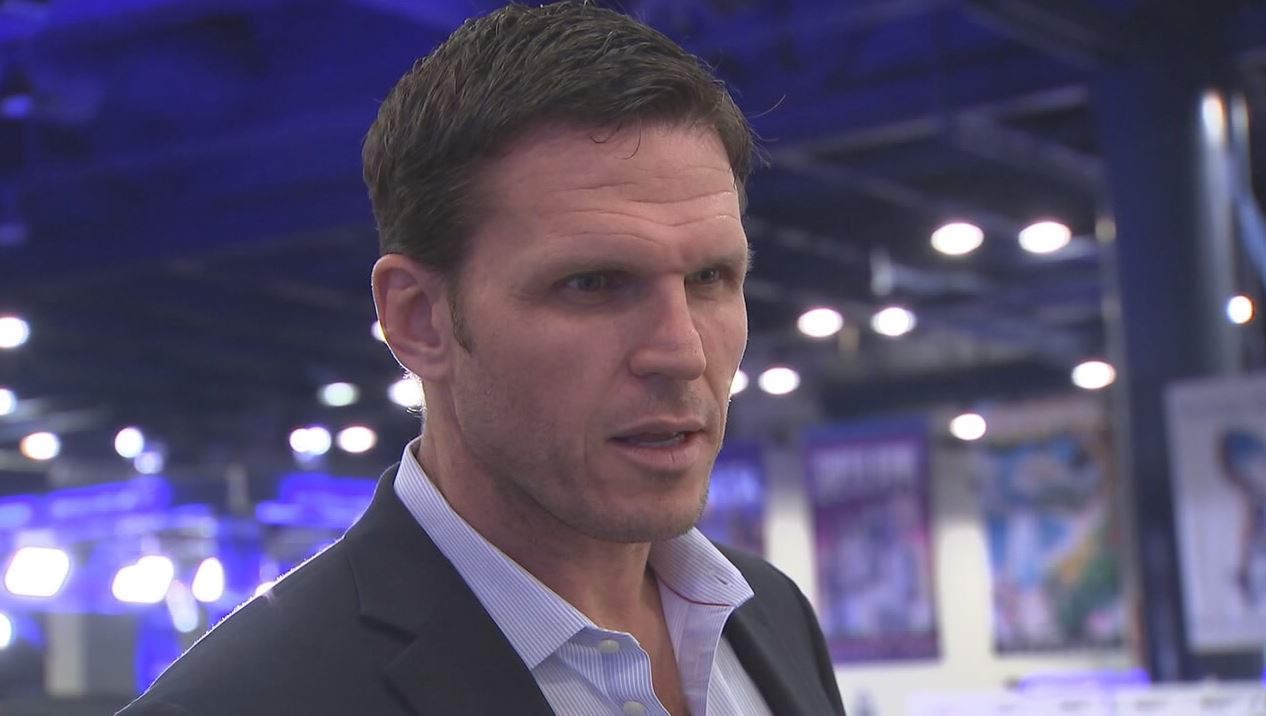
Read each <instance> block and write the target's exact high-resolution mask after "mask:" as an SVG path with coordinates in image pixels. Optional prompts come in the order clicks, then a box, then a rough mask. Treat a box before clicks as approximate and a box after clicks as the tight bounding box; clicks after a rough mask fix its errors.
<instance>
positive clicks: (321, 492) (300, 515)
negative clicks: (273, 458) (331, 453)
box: [255, 472, 377, 529]
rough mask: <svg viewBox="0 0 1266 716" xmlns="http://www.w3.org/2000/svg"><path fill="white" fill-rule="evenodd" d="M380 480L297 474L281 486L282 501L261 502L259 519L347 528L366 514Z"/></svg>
mask: <svg viewBox="0 0 1266 716" xmlns="http://www.w3.org/2000/svg"><path fill="white" fill-rule="evenodd" d="M376 482H377V481H376V480H372V479H366V478H346V477H333V476H331V475H327V474H325V473H320V472H296V473H291V474H289V475H286V476H284V477H283V478H282V479H281V481H280V483H279V484H278V488H277V494H278V499H277V500H274V501H265V502H261V503H259V504H258V505H256V507H255V518H256V519H257V520H259V522H260V523H262V524H269V525H287V526H292V527H318V528H328V529H346V528H348V527H350V526H351V524H352V523H353V522H355V521H356V519H357V518H359V517H360V516H361V514H362V513H364V512H365V508H366V507H368V506H369V501H370V500H371V499H372V498H373V494H374V486H375V484H376Z"/></svg>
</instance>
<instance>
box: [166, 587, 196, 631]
mask: <svg viewBox="0 0 1266 716" xmlns="http://www.w3.org/2000/svg"><path fill="white" fill-rule="evenodd" d="M166 600H167V614H168V616H170V617H171V625H172V626H173V627H175V628H176V631H178V632H180V633H181V634H192V633H194V632H195V631H197V630H198V624H199V623H200V622H201V621H202V617H201V615H200V614H199V613H198V602H197V600H196V599H195V598H194V596H193V593H192V592H190V591H189V587H186V586H185V585H184V583H183V582H180V581H179V580H177V581H174V582H172V583H171V587H170V588H169V589H168V590H167V596H166Z"/></svg>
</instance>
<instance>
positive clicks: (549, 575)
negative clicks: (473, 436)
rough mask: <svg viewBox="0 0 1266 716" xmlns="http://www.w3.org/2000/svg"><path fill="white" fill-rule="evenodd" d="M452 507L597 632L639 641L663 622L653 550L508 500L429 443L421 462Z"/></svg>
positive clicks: (522, 498)
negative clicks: (600, 536) (611, 632)
mask: <svg viewBox="0 0 1266 716" xmlns="http://www.w3.org/2000/svg"><path fill="white" fill-rule="evenodd" d="M416 457H417V459H418V462H419V464H420V465H421V466H422V469H423V472H424V473H425V474H426V475H427V477H428V478H430V480H431V482H432V483H433V484H434V485H435V487H436V488H437V489H438V490H439V491H440V494H442V495H443V496H444V499H445V500H446V501H447V502H448V504H449V506H450V507H452V508H453V510H454V511H455V512H456V513H457V514H458V515H460V516H461V517H462V519H464V520H465V521H466V522H467V523H468V524H470V526H471V527H472V528H474V530H475V531H476V532H478V533H479V534H480V535H481V536H483V538H484V539H486V540H488V541H489V542H490V543H492V544H493V545H494V546H495V547H497V548H498V549H500V550H501V551H502V552H504V553H505V554H506V556H508V557H509V558H510V559H512V560H514V561H515V562H516V563H518V564H519V566H521V567H523V568H524V569H525V570H527V571H528V572H529V573H530V574H531V575H532V576H534V577H536V578H537V579H538V580H540V582H541V583H542V584H544V585H545V586H547V587H549V588H550V589H551V590H553V591H554V592H555V593H556V594H558V595H559V596H560V597H562V598H563V599H565V600H566V601H567V602H568V603H570V604H571V605H572V606H574V607H575V608H576V609H577V610H579V611H580V612H581V613H582V614H584V615H585V616H587V617H589V618H590V619H591V620H593V622H594V623H595V624H597V625H598V626H600V627H603V628H605V629H612V630H618V631H627V632H629V633H633V634H637V633H638V632H639V631H643V630H644V629H645V628H646V627H647V625H648V624H649V623H651V622H652V621H655V620H662V619H663V615H662V611H661V609H660V602H659V595H658V591H657V590H658V586H657V583H656V581H655V578H654V575H653V574H652V573H651V571H650V568H649V558H650V548H651V545H650V543H646V542H641V543H620V542H609V541H605V540H599V539H594V538H592V537H589V536H588V535H585V534H582V533H579V532H577V531H575V530H573V529H571V528H569V527H568V526H567V525H564V524H562V523H561V522H559V521H558V520H556V519H553V518H552V517H550V516H548V515H542V514H541V510H540V509H539V507H538V506H535V505H534V504H524V502H525V501H526V500H527V499H528V498H527V497H526V496H524V495H507V494H505V491H504V490H498V489H496V488H495V487H494V483H493V482H492V481H490V480H478V479H471V477H472V475H471V474H470V471H472V470H475V469H477V468H475V467H474V466H469V465H462V464H460V463H456V462H453V461H451V460H445V459H444V457H445V456H442V455H440V454H439V451H437V450H434V445H433V444H431V445H428V443H427V441H426V439H425V438H424V439H423V441H422V444H421V446H420V447H419V449H418V452H417V455H416Z"/></svg>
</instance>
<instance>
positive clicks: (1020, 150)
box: [945, 112, 1104, 194]
mask: <svg viewBox="0 0 1266 716" xmlns="http://www.w3.org/2000/svg"><path fill="white" fill-rule="evenodd" d="M945 138H946V140H947V141H948V142H949V143H950V144H951V145H953V146H955V147H958V148H959V149H963V150H965V151H968V152H971V153H973V154H976V155H977V156H980V157H984V158H986V159H990V160H993V161H997V162H1000V163H1003V164H1007V165H1010V166H1013V167H1017V168H1020V169H1024V170H1027V171H1031V172H1037V173H1040V174H1041V175H1043V176H1049V177H1052V178H1054V179H1056V180H1059V181H1060V182H1062V183H1064V184H1066V185H1068V186H1070V187H1073V188H1079V189H1088V190H1090V191H1091V192H1092V193H1095V194H1098V193H1099V192H1101V191H1102V189H1103V181H1104V167H1103V160H1101V159H1100V158H1099V157H1096V156H1094V155H1091V154H1087V153H1085V152H1081V151H1078V150H1076V149H1073V148H1072V147H1068V146H1065V145H1063V144H1059V143H1057V142H1052V141H1050V140H1047V139H1044V138H1042V137H1039V136H1037V135H1035V134H1032V133H1029V132H1024V131H1021V130H1019V129H1015V128H1012V127H1008V126H1006V125H1004V124H1002V123H1001V122H998V121H996V120H994V119H993V118H991V117H990V116H989V115H988V114H985V113H982V112H959V113H957V114H956V115H954V116H953V117H952V118H951V119H950V121H949V122H948V123H947V126H946V132H945Z"/></svg>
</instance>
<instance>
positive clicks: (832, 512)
mask: <svg viewBox="0 0 1266 716" xmlns="http://www.w3.org/2000/svg"><path fill="white" fill-rule="evenodd" d="M805 450H806V461H807V464H806V467H807V475H808V481H809V495H810V498H811V500H812V504H813V531H814V543H815V545H814V546H815V548H816V557H817V567H818V584H819V589H820V591H821V594H820V597H821V598H820V600H819V605H820V610H819V612H820V613H819V617H820V619H821V622H822V628H823V631H824V632H825V634H826V638H827V645H828V647H829V649H830V652H831V658H832V660H833V661H835V662H837V663H849V662H863V661H879V660H896V659H926V658H932V657H935V656H937V654H938V646H937V632H936V619H935V609H934V604H933V590H932V577H931V575H932V564H931V547H930V529H929V514H928V510H929V505H928V498H929V494H928V443H927V430H926V426H925V424H924V423H923V421H922V420H893V421H884V422H875V423H868V424H859V425H850V426H840V427H836V428H829V429H825V430H822V431H818V432H815V433H812V434H809V435H807V436H806V440H805Z"/></svg>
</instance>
